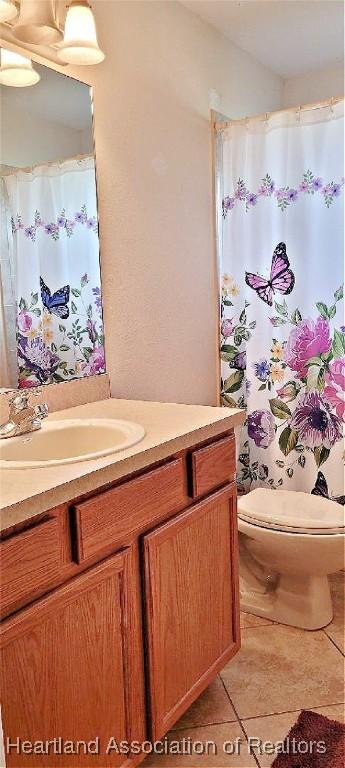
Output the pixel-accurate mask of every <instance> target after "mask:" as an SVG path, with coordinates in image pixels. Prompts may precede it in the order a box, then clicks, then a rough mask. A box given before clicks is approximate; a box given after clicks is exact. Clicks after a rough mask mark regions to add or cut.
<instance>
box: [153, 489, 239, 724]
mask: <svg viewBox="0 0 345 768" xmlns="http://www.w3.org/2000/svg"><path fill="white" fill-rule="evenodd" d="M236 547H237V521H236V490H235V488H234V486H231V487H230V488H229V487H227V489H226V490H222V491H220V492H218V493H215V494H214V495H213V496H211V497H210V498H208V499H206V500H204V501H202V502H199V503H198V504H196V505H195V506H193V507H192V508H191V509H189V510H188V511H186V512H184V513H182V514H181V515H178V516H177V517H175V518H174V519H173V520H171V521H169V522H167V523H165V524H163V525H161V526H159V528H157V529H156V530H155V531H153V532H152V533H150V534H148V535H146V536H145V537H144V560H145V595H146V626H147V636H148V638H147V639H148V675H149V684H150V694H149V700H150V710H151V729H152V730H151V737H152V738H154V739H156V738H160V737H161V736H162V735H163V734H164V733H166V731H167V730H168V729H169V728H170V727H171V726H172V725H173V724H174V723H175V722H176V720H177V719H178V718H179V717H180V716H181V714H182V713H183V712H184V711H185V710H186V709H187V708H188V706H189V705H190V704H191V703H192V701H194V700H195V699H196V698H197V696H199V694H200V693H201V692H202V690H204V688H205V687H206V686H207V685H208V683H209V682H210V680H211V679H212V678H213V677H214V676H215V675H216V674H217V672H218V671H219V669H221V668H222V667H223V666H224V664H225V663H226V662H227V661H228V660H229V659H230V658H231V656H233V655H234V653H235V652H236V651H237V650H238V648H239V643H240V636H239V590H238V561H237V556H236Z"/></svg>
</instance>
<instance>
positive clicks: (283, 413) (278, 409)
mask: <svg viewBox="0 0 345 768" xmlns="http://www.w3.org/2000/svg"><path fill="white" fill-rule="evenodd" d="M269 404H270V409H271V411H272V413H273V416H276V417H277V419H286V417H287V416H291V411H290V408H289V406H288V405H286V403H284V402H283V401H282V400H279V399H278V398H277V397H272V398H271V399H270V400H269Z"/></svg>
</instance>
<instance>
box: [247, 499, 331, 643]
mask: <svg viewBox="0 0 345 768" xmlns="http://www.w3.org/2000/svg"><path fill="white" fill-rule="evenodd" d="M344 523H345V521H344V507H342V506H341V505H340V504H337V503H336V502H334V501H330V500H329V499H324V498H322V497H319V496H314V495H311V494H309V493H302V492H299V491H272V490H269V489H265V488H256V489H255V490H254V491H250V493H248V494H246V495H245V496H241V497H240V498H239V500H238V528H239V548H240V591H241V609H242V610H243V611H245V612H247V613H253V614H255V615H257V616H263V617H265V618H267V619H271V620H272V621H278V622H280V623H282V624H289V625H291V626H294V627H301V628H303V629H320V628H321V627H324V626H326V625H327V624H329V622H330V621H331V620H332V617H333V610H332V601H331V593H330V588H329V583H328V575H329V574H331V573H335V572H336V571H339V570H341V569H342V568H344V544H345V527H344Z"/></svg>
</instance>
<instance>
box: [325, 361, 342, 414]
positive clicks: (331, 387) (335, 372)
mask: <svg viewBox="0 0 345 768" xmlns="http://www.w3.org/2000/svg"><path fill="white" fill-rule="evenodd" d="M325 383H326V386H325V389H324V396H325V398H326V400H328V402H329V403H330V404H331V406H332V407H333V408H334V410H335V412H336V414H337V416H339V418H340V419H343V421H345V418H344V417H345V357H339V358H337V359H336V360H332V362H331V363H330V366H329V371H328V372H327V373H326V376H325Z"/></svg>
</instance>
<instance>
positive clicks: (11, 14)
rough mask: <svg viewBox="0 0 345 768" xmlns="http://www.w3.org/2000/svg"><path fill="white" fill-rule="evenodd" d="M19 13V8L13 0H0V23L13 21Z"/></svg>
mask: <svg viewBox="0 0 345 768" xmlns="http://www.w3.org/2000/svg"><path fill="white" fill-rule="evenodd" d="M17 14H18V9H17V6H16V5H15V3H14V2H13V0H0V24H3V22H4V21H12V19H15V18H16V16H17Z"/></svg>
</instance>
